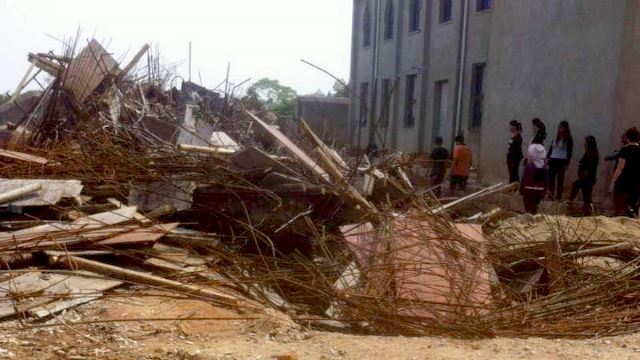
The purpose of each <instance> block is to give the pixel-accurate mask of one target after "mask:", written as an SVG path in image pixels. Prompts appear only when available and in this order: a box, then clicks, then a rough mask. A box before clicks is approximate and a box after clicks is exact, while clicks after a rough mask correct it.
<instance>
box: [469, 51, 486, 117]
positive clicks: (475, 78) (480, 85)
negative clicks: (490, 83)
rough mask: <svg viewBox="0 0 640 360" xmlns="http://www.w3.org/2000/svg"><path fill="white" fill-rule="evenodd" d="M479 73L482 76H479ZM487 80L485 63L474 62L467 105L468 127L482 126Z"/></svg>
mask: <svg viewBox="0 0 640 360" xmlns="http://www.w3.org/2000/svg"><path fill="white" fill-rule="evenodd" d="M479 74H481V75H482V76H481V77H480V78H479ZM486 80H487V63H486V62H482V63H475V64H473V65H472V66H471V89H470V90H471V91H470V93H469V95H470V101H471V104H470V107H469V129H476V128H480V127H482V120H483V115H484V98H485V85H486V82H487V81H486Z"/></svg>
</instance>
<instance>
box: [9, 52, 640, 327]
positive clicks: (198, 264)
mask: <svg viewBox="0 0 640 360" xmlns="http://www.w3.org/2000/svg"><path fill="white" fill-rule="evenodd" d="M148 51H149V47H148V46H144V47H143V48H142V49H141V50H140V51H139V52H138V53H137V54H136V55H135V56H134V57H133V59H132V60H131V61H130V62H128V63H127V64H126V65H124V66H123V65H122V64H120V63H118V62H117V61H115V60H114V58H113V57H112V56H111V55H110V54H109V53H108V52H107V51H106V50H105V49H104V48H103V46H102V45H101V44H100V43H99V42H97V41H95V40H91V41H89V42H88V44H87V45H86V46H85V47H83V48H82V49H80V51H77V52H76V49H75V48H74V47H70V48H69V49H68V51H66V52H65V54H64V55H62V56H59V55H53V54H30V56H29V61H30V63H31V64H32V67H31V69H30V70H29V73H28V74H27V75H26V76H25V77H24V79H25V80H24V81H23V83H21V84H20V85H19V86H18V91H17V92H16V94H14V97H13V98H12V100H11V101H10V102H9V103H8V104H5V105H3V106H2V107H1V108H0V122H2V124H3V125H2V129H1V135H2V136H1V137H0V142H1V145H2V146H1V149H0V169H1V173H0V174H1V176H2V177H3V179H2V180H1V181H0V206H1V207H2V211H3V212H2V218H1V221H0V228H2V232H0V260H1V264H0V265H1V266H2V268H3V269H4V271H2V273H1V274H0V289H2V293H0V318H11V317H19V318H21V319H24V321H27V322H32V321H40V320H42V319H47V318H51V317H55V316H56V314H58V313H60V312H61V311H64V310H65V309H68V308H71V307H73V306H77V305H79V304H82V303H87V302H91V301H94V300H96V299H98V298H100V297H101V296H102V295H103V294H106V293H108V292H109V291H111V289H113V288H116V287H127V286H131V285H132V284H136V285H139V286H147V287H151V288H154V289H163V290H166V291H171V292H173V293H175V294H176V295H177V296H184V297H192V298H195V299H200V300H203V301H208V302H211V303H213V304H216V305H218V306H221V307H227V308H232V309H238V310H248V309H251V310H252V311H257V312H261V311H262V312H264V311H267V310H266V309H269V311H273V309H275V310H279V311H282V312H283V313H286V314H288V316H290V317H291V318H292V319H293V320H296V321H298V322H300V323H304V324H305V325H311V326H315V327H323V328H330V329H339V330H341V331H352V332H365V333H381V334H410V335H424V334H446V335H450V336H457V337H478V336H494V335H513V336H518V335H547V336H573V337H580V336H592V335H594V334H599V335H603V334H604V335H608V334H619V333H626V332H631V331H635V330H636V327H637V326H638V324H640V321H639V320H638V319H639V317H638V315H640V310H638V309H637V307H635V305H633V304H634V302H636V301H637V300H638V294H639V292H638V289H639V288H640V278H639V276H640V268H639V266H640V265H639V263H638V260H637V259H638V256H639V255H640V253H639V252H638V249H637V247H636V244H635V243H631V242H627V241H624V240H620V239H602V238H600V239H593V238H589V239H586V238H578V237H573V236H569V235H568V233H565V232H562V230H563V228H562V227H560V228H559V229H558V231H557V232H555V233H554V234H552V235H553V236H550V237H549V238H548V239H543V241H516V242H509V241H506V240H505V239H506V238H508V237H509V235H505V234H508V232H507V231H502V232H499V231H494V234H495V235H492V236H486V235H485V231H484V230H486V229H488V228H489V227H488V226H483V225H487V224H491V223H494V222H495V221H496V218H499V217H500V210H499V209H496V210H494V211H491V212H488V213H481V214H477V215H475V216H472V217H469V218H466V219H462V218H457V219H455V216H454V215H453V214H452V213H451V210H454V209H455V207H456V206H458V205H459V204H462V203H464V202H468V201H478V199H480V198H483V197H486V196H490V195H491V194H494V193H497V192H501V191H505V190H507V189H509V188H510V185H502V184H496V185H493V186H490V187H487V188H483V189H480V190H479V191H477V192H475V193H473V194H470V195H468V196H465V197H463V198H459V199H451V200H452V201H450V202H448V203H444V204H443V203H441V202H439V201H438V200H437V199H435V198H434V197H433V196H432V194H431V192H430V191H429V189H427V190H425V189H421V188H419V187H417V186H415V185H414V182H413V181H412V179H411V172H410V171H409V170H410V169H411V167H412V164H410V160H408V159H407V158H406V157H403V156H397V155H390V156H386V155H381V156H379V157H377V158H375V159H369V158H368V157H367V156H366V155H360V156H356V157H346V156H345V154H341V153H339V152H338V151H336V150H335V149H333V148H331V147H330V146H328V145H326V144H325V143H324V142H323V141H322V139H320V138H319V137H318V136H317V135H316V134H315V133H314V132H313V130H312V129H311V128H309V126H307V125H306V123H305V122H304V120H303V119H300V121H299V125H300V134H302V137H298V136H296V137H294V136H287V134H285V133H284V132H283V130H281V129H280V128H279V126H278V120H277V117H273V116H272V114H269V113H265V112H262V111H258V110H255V109H253V110H254V111H251V110H252V109H245V108H244V107H243V105H242V103H241V102H239V101H238V100H237V99H234V98H233V97H231V96H229V95H228V94H220V93H217V92H215V91H211V90H208V89H206V88H203V87H202V86H199V85H197V84H194V83H190V82H183V83H182V86H181V87H180V89H178V88H176V87H172V86H173V84H172V82H173V79H172V78H171V77H170V76H168V75H167V74H166V72H165V71H163V69H162V68H161V67H160V66H159V65H158V64H157V62H156V60H154V59H153V57H151V56H147V64H138V63H139V62H141V60H142V59H143V58H144V57H145V55H146V54H147V52H148ZM33 70H35V71H36V72H46V73H48V74H49V75H50V77H51V80H50V82H49V83H48V84H45V85H46V86H44V88H43V90H42V91H41V92H39V93H37V94H36V95H34V93H33V92H28V93H24V94H21V90H22V89H23V88H24V87H25V86H26V82H27V81H28V79H29V78H30V73H31V71H33ZM454 219H455V220H454ZM513 229H515V227H513ZM498 234H502V235H500V236H498ZM520 234H521V235H522V236H523V237H525V238H526V237H527V236H526V235H524V233H523V232H521V233H520ZM593 257H607V258H611V259H615V260H616V261H617V263H616V265H615V266H614V267H610V268H607V269H605V268H597V269H595V268H594V267H593V266H591V265H590V264H587V263H585V262H584V261H582V260H583V259H585V258H593ZM63 270H64V271H63Z"/></svg>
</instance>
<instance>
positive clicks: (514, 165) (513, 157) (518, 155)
mask: <svg viewBox="0 0 640 360" xmlns="http://www.w3.org/2000/svg"><path fill="white" fill-rule="evenodd" d="M509 131H510V132H511V138H510V139H509V150H508V152H507V168H508V169H509V183H514V182H520V162H521V161H522V158H523V157H524V156H523V155H522V124H521V123H520V122H519V121H517V120H511V122H509Z"/></svg>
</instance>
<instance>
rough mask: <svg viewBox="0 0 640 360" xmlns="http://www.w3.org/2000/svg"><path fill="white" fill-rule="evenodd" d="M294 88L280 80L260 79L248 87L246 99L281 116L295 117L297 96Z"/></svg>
mask: <svg viewBox="0 0 640 360" xmlns="http://www.w3.org/2000/svg"><path fill="white" fill-rule="evenodd" d="M297 95H298V94H297V93H296V91H295V90H294V89H292V88H290V87H288V86H285V85H282V84H280V81H278V80H272V79H267V78H264V79H260V80H258V81H257V82H255V83H254V84H253V85H251V86H250V87H249V89H247V95H246V96H245V101H246V102H247V103H253V104H255V103H256V102H258V103H260V104H262V106H263V107H264V108H265V109H267V110H270V111H273V112H274V113H276V114H278V115H279V116H286V117H290V118H294V117H295V111H296V97H297Z"/></svg>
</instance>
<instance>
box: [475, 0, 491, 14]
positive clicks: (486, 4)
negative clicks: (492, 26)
mask: <svg viewBox="0 0 640 360" xmlns="http://www.w3.org/2000/svg"><path fill="white" fill-rule="evenodd" d="M492 7H493V1H492V0H476V12H485V11H490V10H491V8H492Z"/></svg>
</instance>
